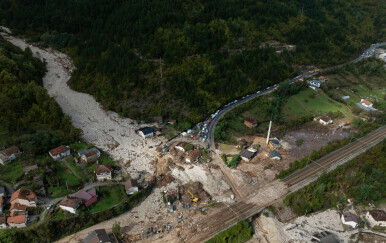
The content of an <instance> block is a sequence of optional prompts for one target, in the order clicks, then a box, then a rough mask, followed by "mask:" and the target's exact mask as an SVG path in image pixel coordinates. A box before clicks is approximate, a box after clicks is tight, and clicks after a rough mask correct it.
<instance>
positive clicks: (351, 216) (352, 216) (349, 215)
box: [343, 212, 358, 224]
mask: <svg viewBox="0 0 386 243" xmlns="http://www.w3.org/2000/svg"><path fill="white" fill-rule="evenodd" d="M343 218H344V221H346V222H355V223H357V224H358V217H357V216H356V215H355V214H353V213H351V212H344V213H343Z"/></svg>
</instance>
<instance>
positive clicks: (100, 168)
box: [95, 165, 111, 181]
mask: <svg viewBox="0 0 386 243" xmlns="http://www.w3.org/2000/svg"><path fill="white" fill-rule="evenodd" d="M95 175H96V178H97V180H98V181H104V180H111V165H97V166H96V168H95Z"/></svg>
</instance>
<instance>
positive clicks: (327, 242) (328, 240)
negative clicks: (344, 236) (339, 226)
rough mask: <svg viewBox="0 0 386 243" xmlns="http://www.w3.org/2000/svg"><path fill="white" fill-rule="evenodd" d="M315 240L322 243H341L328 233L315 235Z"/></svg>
mask: <svg viewBox="0 0 386 243" xmlns="http://www.w3.org/2000/svg"><path fill="white" fill-rule="evenodd" d="M313 238H314V239H317V240H318V241H319V242H321V243H339V241H338V240H337V239H336V238H335V237H334V235H332V234H331V233H330V232H328V231H323V232H320V233H318V234H314V235H313Z"/></svg>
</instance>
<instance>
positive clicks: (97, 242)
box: [83, 229, 111, 243]
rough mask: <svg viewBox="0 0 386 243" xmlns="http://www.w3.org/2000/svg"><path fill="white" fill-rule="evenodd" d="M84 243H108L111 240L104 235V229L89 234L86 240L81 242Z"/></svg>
mask: <svg viewBox="0 0 386 243" xmlns="http://www.w3.org/2000/svg"><path fill="white" fill-rule="evenodd" d="M83 242H84V243H110V242H111V240H110V238H109V236H108V235H107V233H106V230H105V229H97V230H94V231H93V232H91V234H89V235H88V236H87V237H86V239H84V240H83Z"/></svg>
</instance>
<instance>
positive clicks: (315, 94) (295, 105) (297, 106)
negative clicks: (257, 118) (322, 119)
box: [282, 89, 354, 121]
mask: <svg viewBox="0 0 386 243" xmlns="http://www.w3.org/2000/svg"><path fill="white" fill-rule="evenodd" d="M331 112H334V113H336V112H340V113H342V114H343V115H344V117H345V118H346V119H348V120H350V121H351V120H352V119H353V117H354V114H352V112H351V111H350V109H349V108H348V107H346V106H345V105H344V104H341V103H339V102H337V101H335V100H333V99H331V98H330V97H328V95H327V94H325V93H323V92H321V91H320V92H319V91H314V90H313V89H306V90H303V91H300V92H299V93H298V94H296V95H293V96H291V97H289V98H288V100H287V101H286V102H285V104H284V106H283V110H282V117H283V118H284V119H285V120H286V121H290V120H296V119H298V118H299V117H301V116H305V115H308V114H312V115H313V116H321V115H327V114H328V113H331Z"/></svg>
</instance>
